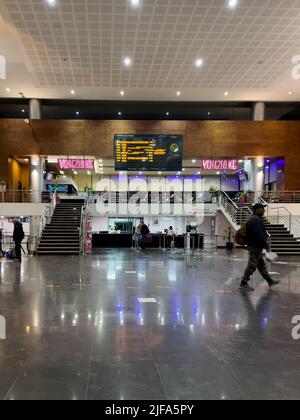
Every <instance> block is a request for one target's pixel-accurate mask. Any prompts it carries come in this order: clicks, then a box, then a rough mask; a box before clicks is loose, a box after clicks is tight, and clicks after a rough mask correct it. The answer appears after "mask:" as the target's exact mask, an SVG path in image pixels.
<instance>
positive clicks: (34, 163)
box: [30, 156, 44, 203]
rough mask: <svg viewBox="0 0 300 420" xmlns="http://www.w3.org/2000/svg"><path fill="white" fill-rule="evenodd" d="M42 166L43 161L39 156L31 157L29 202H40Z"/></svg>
mask: <svg viewBox="0 0 300 420" xmlns="http://www.w3.org/2000/svg"><path fill="white" fill-rule="evenodd" d="M43 164H44V159H43V158H41V157H40V156H31V160H30V190H31V191H32V193H31V194H32V195H31V202H32V203H41V202H42V191H43V182H44V181H43Z"/></svg>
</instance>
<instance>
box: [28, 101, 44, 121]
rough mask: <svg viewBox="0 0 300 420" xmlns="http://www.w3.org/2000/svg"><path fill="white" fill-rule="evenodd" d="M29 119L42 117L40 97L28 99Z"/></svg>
mask: <svg viewBox="0 0 300 420" xmlns="http://www.w3.org/2000/svg"><path fill="white" fill-rule="evenodd" d="M29 119H30V120H41V119H42V102H41V100H40V99H30V101H29Z"/></svg>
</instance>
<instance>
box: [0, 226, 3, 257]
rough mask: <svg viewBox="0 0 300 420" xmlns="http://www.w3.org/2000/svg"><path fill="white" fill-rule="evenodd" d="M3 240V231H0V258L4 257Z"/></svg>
mask: <svg viewBox="0 0 300 420" xmlns="http://www.w3.org/2000/svg"><path fill="white" fill-rule="evenodd" d="M2 239H3V235H2V229H0V256H1V257H4V252H3V249H2Z"/></svg>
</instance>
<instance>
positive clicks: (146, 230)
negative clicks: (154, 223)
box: [141, 225, 150, 236]
mask: <svg viewBox="0 0 300 420" xmlns="http://www.w3.org/2000/svg"><path fill="white" fill-rule="evenodd" d="M149 233H150V230H149V228H148V226H147V225H142V227H141V234H142V235H143V236H145V235H149Z"/></svg>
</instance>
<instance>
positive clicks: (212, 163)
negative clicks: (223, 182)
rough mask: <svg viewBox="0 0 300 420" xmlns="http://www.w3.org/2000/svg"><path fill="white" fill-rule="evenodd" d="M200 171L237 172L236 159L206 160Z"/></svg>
mask: <svg viewBox="0 0 300 420" xmlns="http://www.w3.org/2000/svg"><path fill="white" fill-rule="evenodd" d="M202 169H204V170H205V171H237V170H238V169H239V165H238V160H237V159H233V160H229V159H218V160H213V159H207V160H204V161H203V162H202Z"/></svg>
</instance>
